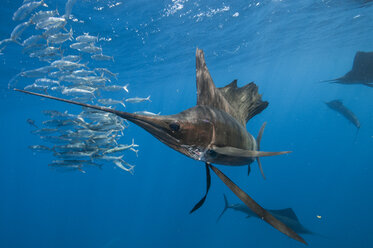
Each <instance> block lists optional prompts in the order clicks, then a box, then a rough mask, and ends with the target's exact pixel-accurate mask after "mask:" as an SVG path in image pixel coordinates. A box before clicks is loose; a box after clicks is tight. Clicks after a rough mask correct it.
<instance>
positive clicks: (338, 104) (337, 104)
mask: <svg viewBox="0 0 373 248" xmlns="http://www.w3.org/2000/svg"><path fill="white" fill-rule="evenodd" d="M325 104H326V105H327V106H328V107H329V108H331V109H333V110H335V111H337V112H338V113H340V114H341V115H343V116H344V117H345V118H346V119H348V120H349V121H350V122H351V123H352V124H354V125H355V127H357V129H358V130H359V128H360V122H359V119H358V118H357V117H356V115H355V114H354V113H353V112H352V111H351V110H349V109H348V108H347V107H346V106H344V105H343V103H342V101H341V100H333V101H330V102H326V103H325Z"/></svg>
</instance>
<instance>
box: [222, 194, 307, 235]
mask: <svg viewBox="0 0 373 248" xmlns="http://www.w3.org/2000/svg"><path fill="white" fill-rule="evenodd" d="M224 202H225V206H224V209H223V211H222V212H221V214H220V216H219V217H218V219H217V221H219V220H220V218H221V217H222V216H223V214H224V213H225V211H227V209H228V208H231V209H233V210H235V211H238V212H242V213H244V214H246V218H250V217H254V218H259V216H258V215H256V214H255V213H254V212H253V211H252V210H251V209H250V208H248V207H247V206H246V205H244V204H239V203H236V204H229V203H228V200H227V197H226V196H225V195H224ZM267 211H268V212H270V213H271V214H272V215H273V216H275V217H276V218H277V219H279V220H281V221H282V222H283V223H285V224H286V225H287V226H288V227H290V228H291V229H293V230H294V231H295V232H296V233H298V234H302V233H303V234H313V233H312V232H311V231H309V230H308V229H307V228H305V227H304V226H303V225H302V224H301V223H300V222H299V220H298V217H297V215H296V214H295V213H294V211H293V209H291V208H284V209H273V210H267Z"/></svg>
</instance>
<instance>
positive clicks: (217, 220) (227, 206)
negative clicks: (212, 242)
mask: <svg viewBox="0 0 373 248" xmlns="http://www.w3.org/2000/svg"><path fill="white" fill-rule="evenodd" d="M223 196H224V204H225V205H224V209H223V211H222V212H221V214H220V215H219V217H218V218H217V219H216V222H219V220H220V219H221V217H222V216H223V214H224V213H225V211H227V209H228V208H229V203H228V200H227V197H226V196H225V194H224V195H223Z"/></svg>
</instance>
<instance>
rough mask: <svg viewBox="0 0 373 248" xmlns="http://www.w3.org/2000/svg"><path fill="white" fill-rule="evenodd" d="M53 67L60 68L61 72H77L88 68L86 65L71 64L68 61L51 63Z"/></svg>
mask: <svg viewBox="0 0 373 248" xmlns="http://www.w3.org/2000/svg"><path fill="white" fill-rule="evenodd" d="M51 66H53V67H55V68H58V69H60V70H75V69H78V68H81V67H85V68H87V65H85V64H79V63H76V62H70V61H66V60H56V61H53V62H52V63H51Z"/></svg>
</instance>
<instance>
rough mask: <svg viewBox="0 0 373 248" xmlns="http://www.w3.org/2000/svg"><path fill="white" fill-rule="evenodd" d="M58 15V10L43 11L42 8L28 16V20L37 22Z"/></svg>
mask: <svg viewBox="0 0 373 248" xmlns="http://www.w3.org/2000/svg"><path fill="white" fill-rule="evenodd" d="M58 15H60V14H59V13H58V10H57V9H56V10H48V11H43V10H40V11H39V12H37V13H35V14H33V15H32V16H31V18H30V21H31V22H32V23H34V24H37V23H39V22H41V21H43V20H45V19H48V18H49V17H53V16H58Z"/></svg>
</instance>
